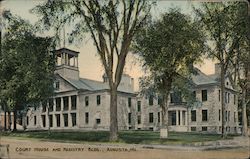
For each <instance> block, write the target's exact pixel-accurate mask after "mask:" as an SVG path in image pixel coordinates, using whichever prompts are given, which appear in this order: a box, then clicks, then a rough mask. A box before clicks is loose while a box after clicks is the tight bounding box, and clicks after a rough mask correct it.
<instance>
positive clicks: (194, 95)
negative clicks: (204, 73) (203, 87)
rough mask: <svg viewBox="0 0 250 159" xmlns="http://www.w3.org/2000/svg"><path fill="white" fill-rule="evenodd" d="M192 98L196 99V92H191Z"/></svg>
mask: <svg viewBox="0 0 250 159" xmlns="http://www.w3.org/2000/svg"><path fill="white" fill-rule="evenodd" d="M193 97H194V99H195V98H196V91H193Z"/></svg>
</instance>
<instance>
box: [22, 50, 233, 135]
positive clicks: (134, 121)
mask: <svg viewBox="0 0 250 159" xmlns="http://www.w3.org/2000/svg"><path fill="white" fill-rule="evenodd" d="M55 53H56V57H57V66H56V71H55V75H56V80H55V89H56V91H55V94H54V96H53V97H51V99H49V100H48V102H45V103H42V104H41V107H38V108H30V109H29V111H28V112H27V114H25V117H24V121H25V122H23V123H24V126H26V128H27V129H28V130H39V129H40V130H42V129H44V130H47V129H48V128H49V127H50V129H52V130H67V129H70V130H109V126H110V113H109V112H110V111H109V110H110V95H109V91H108V90H109V85H108V80H107V77H106V76H105V75H104V76H103V81H102V82H101V81H94V80H89V79H85V78H80V77H79V69H78V54H79V52H75V51H73V50H69V49H66V48H62V49H59V50H56V51H55ZM217 67H218V66H217ZM216 70H217V71H216V73H215V74H214V75H205V74H204V73H202V72H201V71H199V70H198V73H197V75H193V77H192V80H193V83H194V88H193V94H194V95H195V96H196V98H197V101H199V102H198V103H199V104H196V106H192V107H188V106H187V104H186V102H185V101H184V100H183V99H181V98H180V97H178V94H177V95H176V94H175V93H174V92H173V93H171V95H170V97H169V99H170V100H169V101H170V103H169V104H170V107H169V112H168V114H169V130H170V131H181V132H187V131H204V132H212V133H220V131H221V123H222V121H221V120H222V119H221V114H222V112H221V104H220V100H221V97H220V96H221V95H220V82H219V79H218V77H219V76H218V75H219V69H218V68H217V69H216ZM225 85H226V96H225V98H226V99H225V100H226V114H227V115H226V121H227V122H226V126H227V131H228V132H230V133H235V132H237V131H238V99H237V95H236V92H235V91H234V89H233V88H232V86H231V84H230V80H229V79H228V78H227V79H226V83H225ZM176 97H177V98H176ZM159 102H160V100H159V99H157V98H153V97H146V96H140V95H139V94H138V93H136V92H134V80H133V78H131V77H130V76H129V75H126V74H124V75H123V76H122V81H121V83H120V85H119V87H118V126H119V129H120V130H128V129H134V130H159V128H160V125H161V108H160V106H159Z"/></svg>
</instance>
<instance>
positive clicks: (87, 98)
mask: <svg viewBox="0 0 250 159" xmlns="http://www.w3.org/2000/svg"><path fill="white" fill-rule="evenodd" d="M88 105H89V96H86V97H85V106H86V107H87V106H88Z"/></svg>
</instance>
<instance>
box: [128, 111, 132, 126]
mask: <svg viewBox="0 0 250 159" xmlns="http://www.w3.org/2000/svg"><path fill="white" fill-rule="evenodd" d="M128 123H129V124H131V113H128Z"/></svg>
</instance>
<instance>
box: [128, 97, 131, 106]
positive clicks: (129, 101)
mask: <svg viewBox="0 0 250 159" xmlns="http://www.w3.org/2000/svg"><path fill="white" fill-rule="evenodd" d="M128 107H131V98H130V97H129V98H128Z"/></svg>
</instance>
